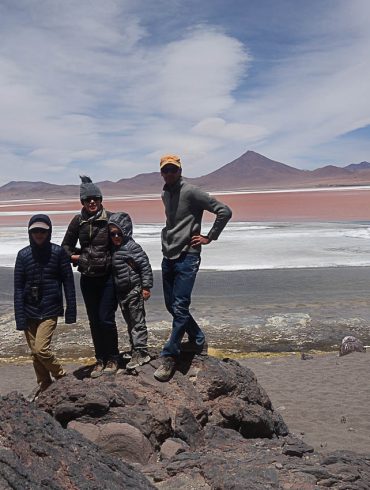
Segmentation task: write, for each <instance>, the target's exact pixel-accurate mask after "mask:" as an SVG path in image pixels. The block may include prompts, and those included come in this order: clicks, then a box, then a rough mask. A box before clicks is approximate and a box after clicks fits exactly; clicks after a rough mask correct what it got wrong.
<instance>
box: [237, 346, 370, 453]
mask: <svg viewBox="0 0 370 490" xmlns="http://www.w3.org/2000/svg"><path fill="white" fill-rule="evenodd" d="M241 363H242V364H243V365H245V366H247V367H249V368H250V369H252V371H254V373H255V374H256V376H257V379H258V381H259V383H260V384H261V385H262V386H263V387H264V389H265V390H266V391H267V393H268V395H269V397H270V399H271V401H272V403H273V406H274V408H275V409H277V410H279V411H280V413H281V414H282V416H283V418H284V420H285V422H286V423H287V425H288V427H289V429H290V431H291V432H293V433H295V434H296V435H298V436H299V437H301V438H302V439H303V440H304V441H305V442H307V443H308V444H310V445H312V446H313V447H314V448H315V449H316V450H318V451H320V452H327V451H334V450H337V449H346V450H353V451H357V452H369V441H370V411H369V407H370V388H369V374H370V354H369V353H366V354H360V353H352V354H348V355H347V356H343V357H337V355H336V354H325V355H320V354H317V355H314V356H313V359H310V360H301V358H300V357H297V356H295V355H291V356H286V357H275V358H274V357H271V358H270V359H248V360H243V361H241Z"/></svg>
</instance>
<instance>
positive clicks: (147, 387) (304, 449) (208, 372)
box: [37, 355, 370, 490]
mask: <svg viewBox="0 0 370 490" xmlns="http://www.w3.org/2000/svg"><path fill="white" fill-rule="evenodd" d="M158 363H159V361H158V360H154V361H152V362H151V363H150V364H147V365H145V366H142V367H141V368H138V369H137V371H136V373H134V374H136V375H132V373H131V374H129V373H128V372H126V371H125V370H122V371H121V372H119V373H118V374H117V375H116V376H115V377H108V376H102V377H100V378H98V379H90V378H89V377H86V374H88V370H86V368H81V369H80V370H77V371H76V372H75V373H74V376H68V377H67V378H64V379H62V380H60V381H58V382H56V383H54V384H53V385H52V386H51V387H50V388H49V389H48V390H47V391H45V392H44V393H43V394H42V395H40V397H39V399H38V401H37V405H38V407H39V408H40V409H42V410H44V411H46V412H48V413H49V414H51V415H53V416H54V417H55V418H56V419H57V420H58V421H60V423H61V424H62V426H64V427H66V426H68V427H69V428H74V429H75V430H77V431H79V432H80V433H81V434H83V435H84V436H85V437H87V438H89V439H90V440H91V441H93V442H94V443H95V444H97V446H99V447H100V449H101V451H104V452H106V453H109V454H113V455H115V456H118V457H119V458H121V459H123V460H125V461H128V462H131V463H134V464H136V465H137V466H138V467H140V468H141V469H142V471H143V472H144V474H145V475H147V476H148V477H149V479H151V480H152V482H153V483H154V484H155V485H156V487H157V488H161V489H168V490H169V489H171V490H172V489H176V488H179V489H180V488H181V489H182V490H187V489H189V490H190V489H194V488H197V489H204V490H208V489H239V488H240V489H246V488H247V489H249V490H254V489H256V490H257V489H266V488H276V489H278V488H279V489H297V490H298V489H299V490H301V489H303V488H304V489H312V490H317V489H320V488H327V487H328V486H329V487H330V488H337V489H340V488H342V489H344V488H348V489H350V488H359V489H361V488H370V455H356V454H354V453H343V452H341V453H334V454H333V455H328V456H326V458H324V459H323V458H322V457H321V455H320V454H318V453H316V452H314V451H313V449H312V448H310V447H309V446H307V445H306V444H305V443H304V442H303V441H301V440H300V439H299V438H297V437H295V436H294V435H293V434H289V433H288V432H289V431H288V428H287V426H286V425H285V423H284V420H283V419H282V417H281V415H280V414H279V413H278V412H276V411H274V409H273V407H272V405H271V402H270V399H269V397H268V396H267V394H266V392H265V391H264V390H263V388H262V387H261V386H260V385H259V384H258V382H257V380H256V377H255V375H254V374H253V372H252V371H251V370H250V369H247V368H244V367H242V366H240V365H239V364H238V363H237V362H235V361H232V360H229V359H226V360H224V361H220V360H217V359H214V358H212V357H207V356H195V357H194V356H190V355H185V356H184V357H183V358H182V359H180V361H179V364H178V366H177V371H176V373H175V374H174V376H173V378H172V379H171V380H170V381H169V382H168V383H160V382H158V381H156V380H155V379H154V378H153V372H154V370H155V368H156V367H157V366H158ZM44 416H45V417H46V415H44ZM59 430H62V429H59ZM62 432H63V431H62ZM107 481H108V480H107ZM113 481H114V480H113ZM76 488H80V487H76ZM81 488H83V487H81ZM88 488H93V487H88ZM102 488H104V487H102ZM110 488H114V487H110ZM123 488H129V487H128V486H127V485H126V486H124V487H123ZM136 488H140V487H136Z"/></svg>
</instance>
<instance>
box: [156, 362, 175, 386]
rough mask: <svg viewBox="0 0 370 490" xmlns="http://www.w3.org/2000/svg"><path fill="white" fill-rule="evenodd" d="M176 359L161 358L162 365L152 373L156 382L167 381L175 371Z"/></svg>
mask: <svg viewBox="0 0 370 490" xmlns="http://www.w3.org/2000/svg"><path fill="white" fill-rule="evenodd" d="M175 365H176V359H175V358H174V357H172V356H165V357H162V364H161V365H160V366H159V368H158V369H157V370H156V371H155V372H154V377H155V379H158V381H168V380H169V379H170V377H171V376H172V375H173V373H174V371H175Z"/></svg>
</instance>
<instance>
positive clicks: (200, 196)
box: [190, 189, 232, 247]
mask: <svg viewBox="0 0 370 490" xmlns="http://www.w3.org/2000/svg"><path fill="white" fill-rule="evenodd" d="M193 198H194V203H195V205H196V206H198V207H200V208H201V209H203V210H205V211H209V212H210V213H213V214H215V215H216V219H215V221H214V223H213V225H212V228H211V229H210V230H209V232H208V234H207V235H194V236H193V237H192V238H191V242H190V244H191V246H192V247H196V246H198V245H208V243H210V242H211V241H213V240H217V239H218V237H219V236H220V234H221V232H222V230H223V229H224V228H225V226H226V224H227V223H228V221H229V220H230V218H231V216H232V212H231V209H230V208H229V207H228V206H226V204H223V203H222V202H220V201H217V199H215V198H214V197H212V196H210V195H209V194H208V193H207V192H204V191H202V190H200V189H195V191H194V196H193Z"/></svg>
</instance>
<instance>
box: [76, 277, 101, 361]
mask: <svg viewBox="0 0 370 490" xmlns="http://www.w3.org/2000/svg"><path fill="white" fill-rule="evenodd" d="M80 287H81V292H82V296H83V299H84V302H85V307H86V312H87V316H88V319H89V324H90V332H91V338H92V341H93V345H94V351H95V357H96V360H97V362H101V363H103V364H104V363H105V362H106V359H104V338H103V332H102V329H101V328H100V319H99V306H100V297H101V294H102V289H103V282H102V280H101V279H100V278H91V277H86V276H84V275H81V281H80Z"/></svg>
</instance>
